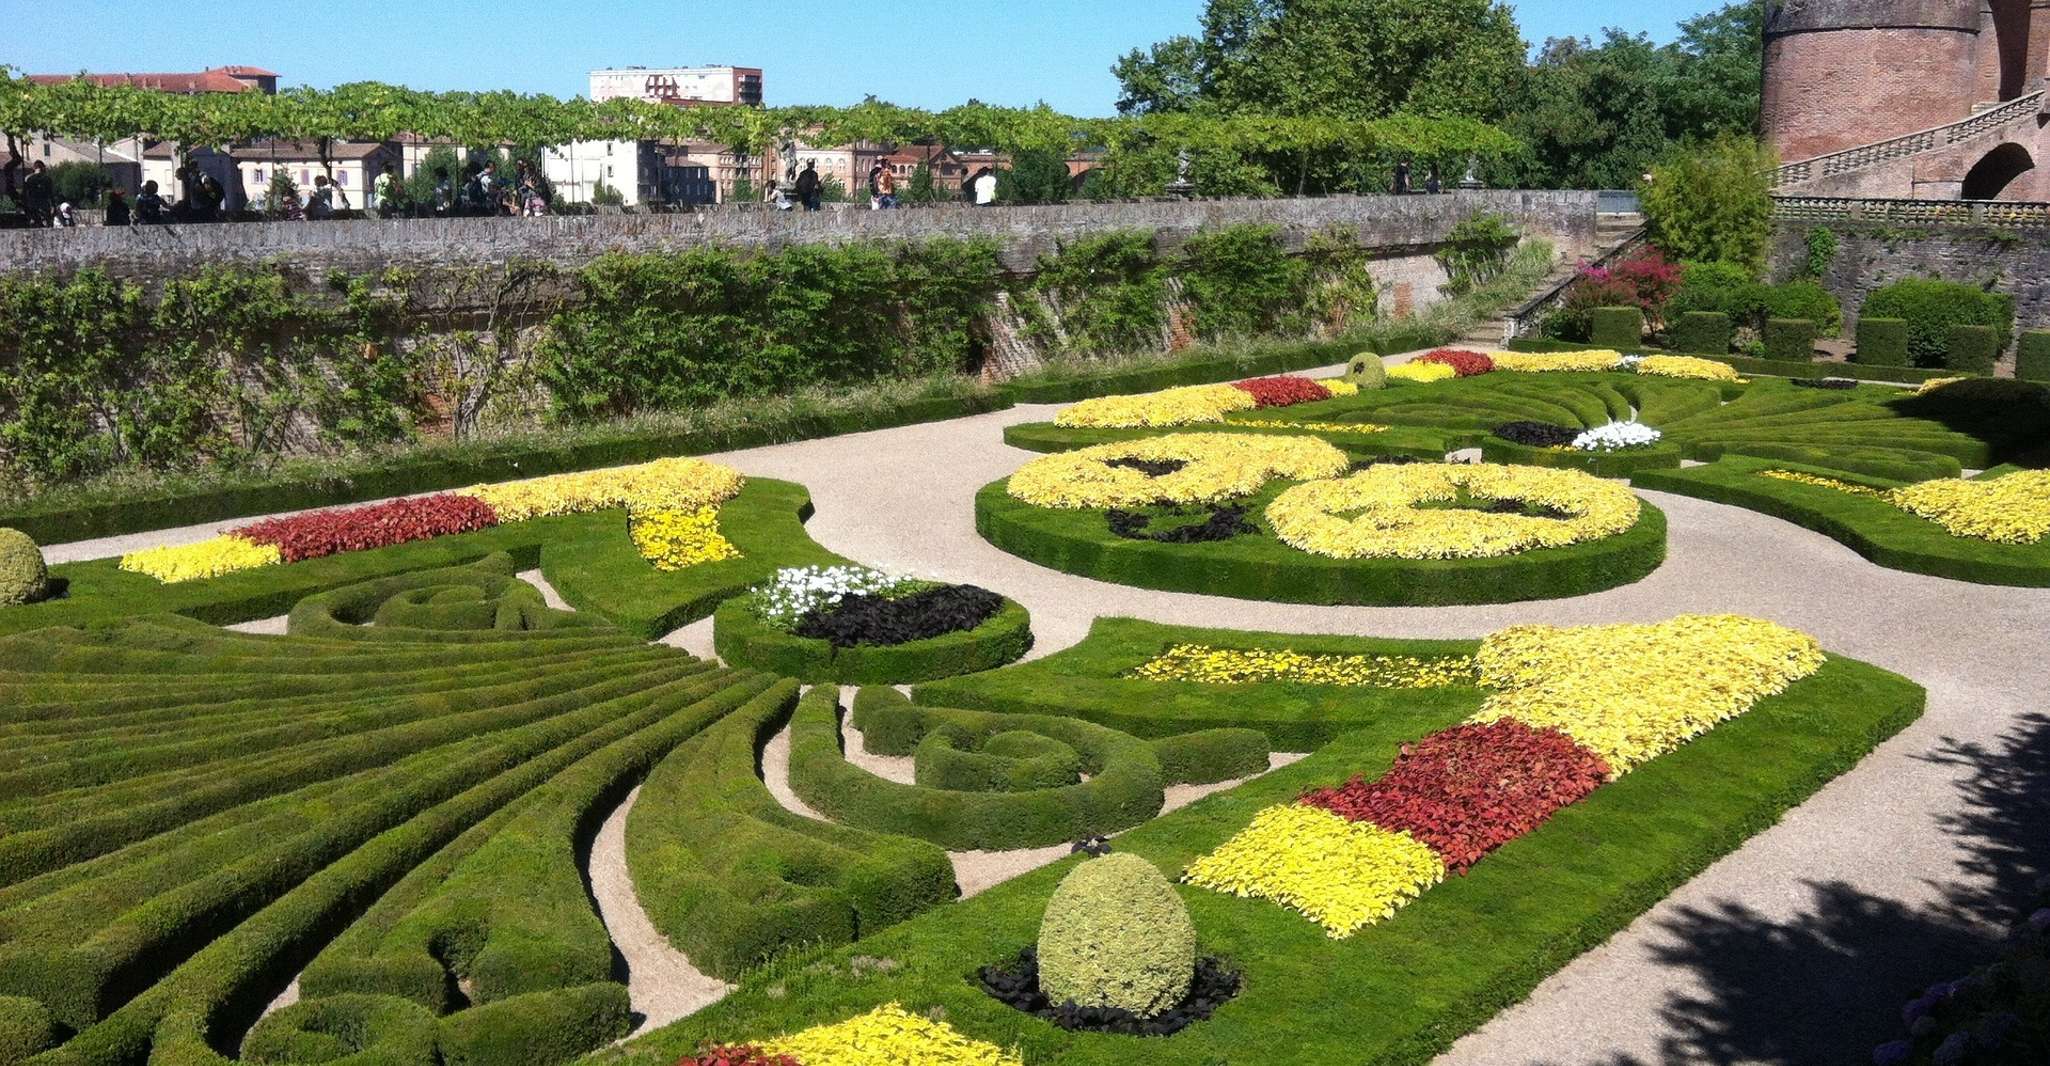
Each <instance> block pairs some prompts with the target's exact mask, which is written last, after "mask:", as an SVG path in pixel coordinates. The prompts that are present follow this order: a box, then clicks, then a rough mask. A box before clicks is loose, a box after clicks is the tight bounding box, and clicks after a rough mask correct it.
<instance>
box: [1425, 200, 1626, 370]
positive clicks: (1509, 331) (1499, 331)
mask: <svg viewBox="0 0 2050 1066" xmlns="http://www.w3.org/2000/svg"><path fill="white" fill-rule="evenodd" d="M1643 238H1644V216H1643V215H1640V214H1636V213H1634V212H1633V213H1630V214H1622V213H1612V212H1603V213H1602V214H1600V215H1598V216H1596V220H1595V249H1596V251H1595V254H1594V256H1593V258H1592V259H1587V260H1580V259H1566V260H1562V261H1560V263H1559V265H1557V266H1555V267H1553V268H1552V272H1551V273H1550V274H1547V275H1545V279H1544V280H1543V281H1540V282H1538V283H1537V285H1535V286H1533V287H1532V289H1531V295H1530V298H1529V299H1526V300H1523V301H1521V302H1520V303H1517V304H1514V305H1511V306H1510V307H1507V308H1504V309H1503V311H1502V313H1501V314H1500V315H1497V316H1496V317H1494V318H1491V319H1489V320H1487V321H1486V322H1481V323H1478V324H1476V325H1475V326H1474V327H1473V328H1472V329H1469V330H1467V331H1466V332H1465V333H1462V334H1460V336H1459V339H1458V340H1457V341H1455V342H1454V343H1455V344H1460V345H1467V346H1478V347H1484V348H1500V347H1502V346H1503V345H1504V344H1507V343H1508V342H1509V339H1510V338H1512V337H1515V336H1518V335H1520V334H1522V333H1525V332H1529V327H1530V325H1531V323H1533V322H1534V321H1535V320H1536V318H1537V317H1538V316H1540V315H1542V314H1543V312H1544V311H1545V310H1547V309H1549V308H1550V307H1551V306H1552V305H1553V304H1556V303H1558V302H1559V300H1560V299H1561V298H1562V297H1564V296H1565V293H1566V286H1567V285H1569V284H1571V283H1572V281H1573V279H1574V278H1575V277H1577V276H1579V274H1580V267H1581V265H1582V264H1583V263H1592V264H1594V265H1601V264H1604V263H1608V262H1612V261H1614V260H1616V259H1619V258H1621V257H1622V256H1623V254H1624V253H1627V252H1629V251H1630V250H1631V249H1633V248H1635V247H1637V245H1638V244H1640V243H1642V241H1643Z"/></svg>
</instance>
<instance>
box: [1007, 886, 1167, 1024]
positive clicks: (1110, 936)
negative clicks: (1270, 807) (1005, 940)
mask: <svg viewBox="0 0 2050 1066" xmlns="http://www.w3.org/2000/svg"><path fill="white" fill-rule="evenodd" d="M1195 972H1196V927H1195V925H1194V923H1192V922H1190V921H1189V911H1188V908H1187V907H1185V906H1184V905H1183V904H1182V900H1181V897H1180V896H1177V895H1175V890H1174V886H1173V885H1170V884H1169V883H1168V881H1167V878H1166V877H1163V876H1162V875H1161V873H1160V871H1159V870H1158V869H1155V868H1154V866H1153V864H1152V863H1150V862H1148V861H1146V860H1145V859H1142V858H1140V857H1139V856H1137V855H1133V854H1130V853H1127V852H1120V853H1117V854H1112V855H1106V856H1104V857H1103V858H1100V859H1092V860H1090V861H1088V862H1085V863H1083V864H1082V865H1080V866H1077V867H1076V868H1075V869H1074V870H1073V872H1071V873H1069V874H1068V876H1066V877H1064V878H1062V879H1061V884H1060V887H1059V888H1056V889H1054V893H1053V898H1052V899H1050V900H1048V901H1047V904H1046V917H1045V918H1044V919H1043V920H1042V921H1041V922H1040V926H1039V984H1040V988H1041V990H1042V991H1044V992H1045V993H1046V998H1047V999H1049V1000H1051V1001H1053V1002H1055V1003H1074V1004H1076V1005H1077V1006H1082V1007H1115V1008H1119V1009H1122V1010H1128V1011H1131V1012H1132V1013H1133V1014H1136V1015H1138V1016H1139V1017H1141V1018H1149V1017H1152V1016H1153V1015H1156V1014H1159V1013H1160V1012H1162V1011H1164V1010H1167V1009H1168V1008H1170V1007H1172V1006H1174V1005H1175V1004H1177V1003H1179V1002H1181V999H1182V997H1183V996H1185V995H1187V994H1188V991H1189V981H1190V980H1191V978H1192V977H1193V976H1194V975H1195Z"/></svg>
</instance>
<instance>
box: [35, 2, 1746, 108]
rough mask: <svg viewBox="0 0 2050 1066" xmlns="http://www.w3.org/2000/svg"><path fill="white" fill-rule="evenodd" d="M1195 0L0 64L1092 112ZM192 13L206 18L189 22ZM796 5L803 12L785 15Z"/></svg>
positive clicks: (275, 19) (411, 5)
mask: <svg viewBox="0 0 2050 1066" xmlns="http://www.w3.org/2000/svg"><path fill="white" fill-rule="evenodd" d="M1514 6H1515V8H1516V17H1517V22H1518V24H1519V25H1520V26H1521V27H1522V30H1523V36H1524V38H1525V39H1526V40H1528V41H1531V42H1532V43H1536V42H1538V41H1542V40H1543V39H1544V38H1546V37H1551V36H1565V35H1569V34H1571V35H1588V34H1596V33H1598V32H1599V31H1600V29H1601V28H1602V27H1604V26H1620V27H1622V28H1624V29H1627V30H1631V31H1639V30H1641V31H1644V32H1648V33H1650V34H1651V35H1652V36H1653V37H1654V38H1655V39H1657V40H1659V41H1666V40H1670V39H1671V38H1672V37H1673V34H1674V32H1675V30H1674V27H1675V24H1676V23H1677V22H1678V21H1679V20H1680V19H1682V18H1686V17H1689V16H1692V15H1696V14H1699V13H1701V12H1704V11H1708V10H1712V9H1714V8H1716V7H1719V6H1721V5H1720V4H1719V3H1716V2H1713V0H1653V2H1646V0H1634V2H1631V0H1523V2H1522V3H1517V4H1515V5H1514ZM1202 9H1203V0H870V2H868V3H857V4H849V3H844V2H826V3H816V2H809V0H797V2H794V3H793V2H784V0H771V2H769V3H763V4H748V3H737V2H734V0H721V2H718V3H710V2H706V0H576V2H573V3H569V4H552V3H533V2H527V3H519V2H513V3H507V2H504V0H344V2H342V3H335V4H323V3H317V2H313V0H307V2H301V3H286V4H280V3H278V2H277V0H268V2H256V0H205V2H203V3H198V4H171V5H168V6H167V5H165V4H164V3H162V0H87V2H83V3H62V2H57V0H0V22H6V23H8V24H9V25H8V28H7V31H6V32H5V34H0V63H4V64H6V65H9V66H12V67H15V68H17V69H19V70H24V71H29V72H33V73H68V72H72V71H77V70H131V71H132V70H158V71H164V70H198V69H201V68H204V67H209V66H219V65H222V64H227V63H246V64H249V65H252V66H260V67H268V68H270V69H272V70H275V71H277V72H279V73H280V74H282V75H284V81H285V84H287V85H314V86H320V87H326V86H329V85H333V84H335V83H337V82H344V81H358V80H376V81H389V82H397V83H399V84H403V85H410V86H413V87H415V88H420V89H501V88H503V89H517V90H520V91H523V92H545V93H552V94H555V95H558V96H570V95H576V94H580V93H583V92H584V91H586V87H587V85H588V82H587V80H586V77H585V74H586V72H587V71H589V70H590V69H591V68H593V67H601V66H625V65H632V64H638V65H642V66H682V65H692V64H706V63H722V64H733V65H737V66H756V67H761V68H763V71H764V74H763V81H764V83H765V85H766V88H767V93H768V97H769V102H770V103H772V104H798V103H807V104H809V103H819V104H848V103H853V102H856V101H858V100H860V99H861V98H862V97H863V96H864V95H866V94H869V93H873V94H875V95H877V96H880V97H883V98H884V99H887V100H892V101H894V102H896V103H900V104H906V105H910V106H918V107H946V106H948V105H951V104H956V103H960V102H961V101H963V100H965V99H967V98H969V97H971V96H973V97H976V98H978V99H981V100H984V101H986V102H989V103H999V104H1019V105H1024V104H1031V103H1034V102H1036V101H1038V100H1042V99H1043V100H1045V101H1046V102H1047V103H1049V104H1052V105H1053V106H1054V107H1056V108H1059V109H1061V110H1063V111H1068V112H1070V113H1074V114H1085V115H1097V114H1109V113H1110V112H1111V111H1112V109H1113V106H1114V104H1115V101H1116V99H1117V80H1116V79H1115V78H1112V77H1111V75H1110V70H1109V68H1110V65H1111V63H1112V62H1113V61H1114V60H1115V59H1116V58H1117V57H1118V56H1120V55H1122V54H1123V53H1125V52H1126V51H1129V50H1130V49H1132V48H1134V47H1144V46H1146V45H1148V44H1151V43H1152V42H1154V41H1157V40H1160V39H1162V38H1165V37H1168V36H1172V35H1173V34H1176V33H1186V32H1193V31H1194V29H1195V27H1196V24H1197V19H1198V17H1199V15H1200V13H1201V11H1202ZM194 12H203V13H204V17H202V18H193V17H191V15H192V14H193V13H194ZM793 12H801V14H792V13H793Z"/></svg>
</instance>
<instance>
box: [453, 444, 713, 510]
mask: <svg viewBox="0 0 2050 1066" xmlns="http://www.w3.org/2000/svg"><path fill="white" fill-rule="evenodd" d="M742 484H743V481H742V478H741V476H740V474H739V472H738V471H735V470H732V469H729V468H727V467H724V466H720V465H718V464H717V463H710V462H706V461H705V460H703V459H691V458H675V459H657V460H655V461H653V462H649V463H641V464H639V465H637V466H622V467H615V468H613V469H610V470H587V471H582V472H579V473H573V474H551V475H549V476H547V477H537V478H529V479H527V480H525V481H505V482H500V483H498V484H496V485H477V486H474V487H471V488H467V489H463V490H462V493H463V495H466V496H474V497H476V498H477V499H480V500H483V501H484V502H485V503H488V504H490V505H491V509H492V510H494V511H497V512H498V520H499V521H501V522H520V521H525V520H526V519H529V518H542V517H546V516H549V515H563V514H582V513H585V512H588V511H603V510H606V509H608V508H613V507H624V508H626V509H627V510H629V511H695V510H698V509H699V508H702V507H712V506H716V505H718V504H721V503H724V502H726V501H727V500H730V499H732V498H733V497H734V496H736V495H738V494H739V492H740V487H741V485H742Z"/></svg>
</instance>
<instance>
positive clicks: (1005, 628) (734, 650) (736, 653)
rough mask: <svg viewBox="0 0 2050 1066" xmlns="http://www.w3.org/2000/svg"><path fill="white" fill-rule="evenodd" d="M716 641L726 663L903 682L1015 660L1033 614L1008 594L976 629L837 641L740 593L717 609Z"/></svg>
mask: <svg viewBox="0 0 2050 1066" xmlns="http://www.w3.org/2000/svg"><path fill="white" fill-rule="evenodd" d="M712 647H713V649H714V650H716V651H717V652H718V653H719V658H721V659H723V660H725V661H726V662H727V663H728V664H729V665H733V666H751V667H754V668H756V669H760V670H767V671H770V672H771V673H776V674H781V675H783V676H784V677H794V678H797V679H798V680H800V681H811V682H840V683H844V684H857V685H902V684H910V683H912V682H916V681H931V680H933V679H935V678H941V677H952V676H954V675H955V674H970V673H974V672H975V671H977V670H989V669H994V668H995V667H999V666H1002V665H1004V664H1005V663H1010V662H1016V661H1017V660H1018V659H1020V658H1022V657H1024V655H1025V653H1026V652H1027V651H1030V650H1031V649H1032V619H1031V616H1030V615H1029V614H1027V613H1026V611H1025V608H1024V607H1021V606H1019V605H1018V604H1017V603H1015V602H1013V601H1011V600H1005V601H1004V605H1003V607H1002V609H1000V610H999V611H997V613H996V614H995V615H993V616H992V617H990V619H989V620H988V621H985V622H983V623H982V624H981V625H979V626H976V627H975V628H974V629H970V630H964V631H961V632H957V633H947V634H944V635H942V636H938V637H933V638H931V639H929V640H914V641H910V642H908V643H904V644H861V645H855V646H853V647H845V648H837V647H834V646H833V645H832V644H831V643H829V642H827V641H825V640H821V639H818V638H816V637H800V636H798V635H796V634H795V633H791V632H788V631H786V630H782V629H778V628H776V627H775V626H772V625H770V624H768V623H767V622H764V621H762V619H761V618H760V617H759V616H757V615H756V614H755V612H754V609H753V608H752V607H751V606H749V604H748V597H747V596H746V595H745V594H743V595H739V596H735V597H733V598H732V599H729V600H727V601H726V602H725V603H723V604H720V606H719V609H718V610H717V611H715V612H713V614H712Z"/></svg>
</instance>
